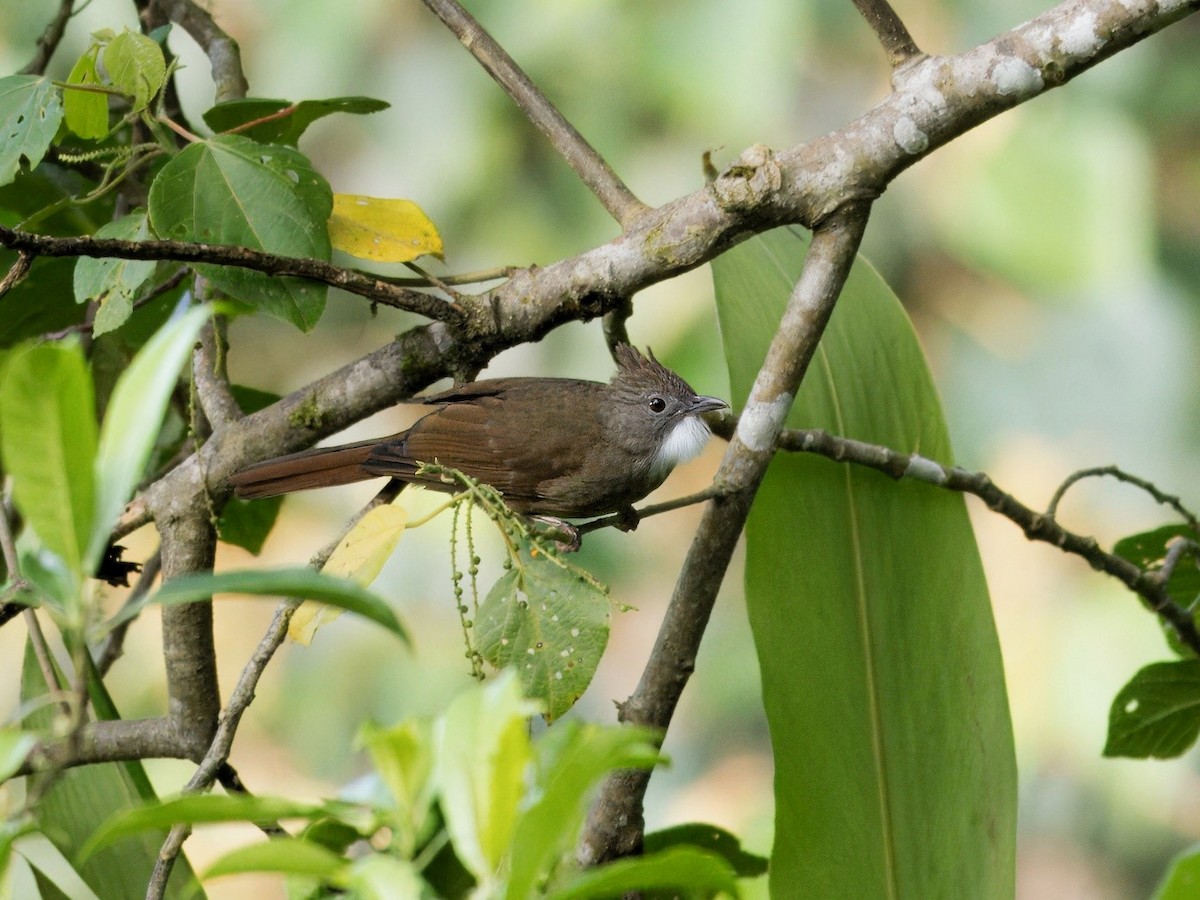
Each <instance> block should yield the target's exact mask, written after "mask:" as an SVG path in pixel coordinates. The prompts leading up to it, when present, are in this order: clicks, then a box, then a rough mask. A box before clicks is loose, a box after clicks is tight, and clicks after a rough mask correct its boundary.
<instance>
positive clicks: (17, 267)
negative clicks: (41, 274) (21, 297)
mask: <svg viewBox="0 0 1200 900" xmlns="http://www.w3.org/2000/svg"><path fill="white" fill-rule="evenodd" d="M31 265H33V254H31V253H26V252H25V251H24V250H22V251H21V252H20V253H18V254H17V258H16V261H15V262H13V264H12V265H11V266H9V268H8V271H7V272H5V273H4V278H2V279H0V297H3V296H4V295H5V294H7V293H8V292H9V291H11V290H12V289H13V288H14V287H16V286H17V285H18V284H20V283H21V281H22V279H24V278H25V276H26V275H28V274H29V267H30V266H31Z"/></svg>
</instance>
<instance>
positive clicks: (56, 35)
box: [21, 0, 75, 75]
mask: <svg viewBox="0 0 1200 900" xmlns="http://www.w3.org/2000/svg"><path fill="white" fill-rule="evenodd" d="M74 5H75V0H59V4H58V12H56V13H55V14H54V18H53V19H51V20H50V23H49V24H48V25H47V26H46V30H45V31H43V32H42V35H41V37H39V38H38V39H37V52H36V53H34V55H33V59H31V60H30V61H29V62H28V63H27V64H26V66H25V68H24V69H22V70H21V73H22V74H23V75H42V74H44V73H45V71H46V66H48V65H49V64H50V58H51V57H52V56H54V51H55V50H57V49H58V45H59V44H60V43H62V39H63V35H64V34H66V31H67V22H69V21H70V20H71V8H72V7H73V6H74Z"/></svg>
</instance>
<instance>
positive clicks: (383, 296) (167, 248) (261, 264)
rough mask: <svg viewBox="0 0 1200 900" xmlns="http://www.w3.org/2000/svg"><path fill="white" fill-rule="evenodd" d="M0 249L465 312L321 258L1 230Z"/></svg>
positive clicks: (441, 316)
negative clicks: (212, 268) (313, 287)
mask: <svg viewBox="0 0 1200 900" xmlns="http://www.w3.org/2000/svg"><path fill="white" fill-rule="evenodd" d="M0 245H2V246H5V247H8V248H9V249H10V250H18V251H21V252H22V253H26V254H29V255H30V256H93V257H98V258H116V259H154V260H161V259H167V260H175V261H177V262H186V263H215V264H217V265H222V266H236V267H238V268H241V269H253V270H254V271H256V272H262V273H264V274H266V275H293V276H296V277H299V278H307V279H308V280H309V281H315V282H318V283H320V284H327V285H330V286H331V287H338V288H341V289H342V290H344V291H348V292H349V293H351V294H358V295H359V296H360V297H366V298H367V299H369V300H371V301H373V302H375V303H380V304H382V305H384V306H391V307H394V308H395V309H403V310H406V311H408V312H413V313H416V314H417V315H420V316H425V317H426V318H429V319H434V320H438V321H444V322H448V323H451V324H455V323H458V322H459V321H461V319H462V316H463V310H462V308H461V307H460V306H458V304H455V303H447V302H446V301H443V300H439V299H437V298H436V297H431V296H429V295H428V294H422V293H420V292H419V291H410V290H407V289H405V288H402V287H398V286H396V285H394V284H389V283H388V282H387V281H384V280H383V279H380V278H375V277H374V276H371V275H367V274H365V273H363V272H360V271H358V270H357V269H346V268H342V267H341V266H335V265H333V264H332V263H327V262H325V261H323V260H319V259H303V258H299V257H294V256H280V255H278V254H276V253H266V252H264V251H262V250H252V249H250V248H249V247H234V246H226V245H223V244H194V243H191V242H189V241H168V240H155V241H127V240H121V239H118V238H95V237H86V236H82V237H52V236H51V235H46V234H34V233H33V232H29V231H18V230H16V229H13V228H8V227H7V226H3V225H0Z"/></svg>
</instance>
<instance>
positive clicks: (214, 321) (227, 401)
mask: <svg viewBox="0 0 1200 900" xmlns="http://www.w3.org/2000/svg"><path fill="white" fill-rule="evenodd" d="M225 328H226V321H225V317H224V316H214V317H213V318H211V319H209V321H208V322H207V323H206V324H205V326H204V328H203V329H201V331H200V344H199V346H198V347H197V349H196V353H195V356H194V357H193V359H192V377H193V378H194V379H195V383H196V396H197V398H198V399H199V401H200V407H201V409H203V410H204V415H205V417H206V418H207V419H208V421H209V424H210V425H212V427H213V428H223V427H224V426H225V425H227V424H228V423H229V422H236V421H237V420H238V419H240V418H242V410H241V407H239V406H238V404H237V401H236V400H235V399H234V398H233V391H232V390H231V389H230V385H229V373H228V372H227V371H226V365H225V364H226V358H227V351H228V346H229V343H228V340H227V339H226V337H225Z"/></svg>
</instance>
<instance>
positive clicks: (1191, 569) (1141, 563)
mask: <svg viewBox="0 0 1200 900" xmlns="http://www.w3.org/2000/svg"><path fill="white" fill-rule="evenodd" d="M1176 539H1182V540H1189V541H1194V540H1196V534H1195V532H1193V531H1192V529H1191V528H1189V527H1188V526H1187V525H1183V524H1179V525H1163V526H1162V527H1160V528H1154V529H1151V530H1150V531H1143V532H1140V533H1138V534H1131V535H1128V536H1127V537H1123V538H1121V540H1119V541H1117V542H1116V544H1115V545H1113V553H1115V554H1116V555H1117V556H1120V557H1123V558H1124V559H1127V560H1129V561H1130V562H1131V563H1133V564H1134V565H1135V566H1137V567H1138V568H1139V569H1158V568H1160V567H1161V566H1162V563H1163V558H1164V557H1165V556H1166V555H1167V549H1168V547H1167V545H1168V544H1170V543H1172V542H1173V541H1175V540H1176ZM1167 593H1169V594H1170V595H1171V599H1172V600H1174V601H1175V602H1176V603H1178V604H1179V605H1180V606H1182V607H1184V608H1185V609H1187V608H1190V607H1191V606H1192V605H1193V604H1194V603H1195V602H1196V598H1197V597H1198V596H1200V566H1198V565H1197V564H1196V560H1195V558H1194V557H1190V556H1188V557H1185V558H1184V559H1182V560H1180V562H1179V565H1177V566H1176V567H1175V571H1174V572H1172V573H1171V580H1170V581H1169V582H1167Z"/></svg>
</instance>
